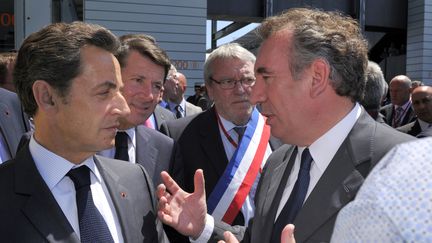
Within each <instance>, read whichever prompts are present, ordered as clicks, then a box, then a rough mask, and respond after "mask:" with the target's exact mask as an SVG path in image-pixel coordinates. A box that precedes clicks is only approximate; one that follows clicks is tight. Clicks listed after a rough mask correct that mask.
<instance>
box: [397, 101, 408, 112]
mask: <svg viewBox="0 0 432 243" xmlns="http://www.w3.org/2000/svg"><path fill="white" fill-rule="evenodd" d="M410 105H411V99H409V100H408V101H407V102H406V103H405V104H403V105H402V106H398V105H394V107H395V110H396V109H397V108H398V107H402V109H403V110H404V111H405V110H406V109H407V108H408V106H410Z"/></svg>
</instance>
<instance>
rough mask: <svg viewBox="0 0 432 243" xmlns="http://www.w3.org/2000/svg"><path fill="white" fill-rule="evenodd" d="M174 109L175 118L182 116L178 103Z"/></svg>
mask: <svg viewBox="0 0 432 243" xmlns="http://www.w3.org/2000/svg"><path fill="white" fill-rule="evenodd" d="M175 110H176V117H177V118H182V117H183V114H182V111H181V106H180V105H176V107H175Z"/></svg>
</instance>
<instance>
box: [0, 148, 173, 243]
mask: <svg viewBox="0 0 432 243" xmlns="http://www.w3.org/2000/svg"><path fill="white" fill-rule="evenodd" d="M95 163H96V166H97V167H98V169H99V171H100V173H101V176H102V177H103V179H104V182H105V184H106V186H107V188H108V191H109V193H110V196H111V199H112V201H113V204H114V207H115V209H116V212H117V216H118V219H119V223H120V226H121V230H122V234H123V237H124V240H125V242H149V243H150V242H152V243H153V242H165V241H166V236H165V234H164V232H163V230H162V224H161V222H160V221H159V220H158V218H157V212H156V209H155V195H154V191H153V185H152V182H151V179H150V178H149V176H148V175H147V173H146V172H145V170H144V169H143V168H142V167H141V166H140V165H136V164H130V163H126V162H123V161H118V160H113V159H107V158H104V157H99V156H95ZM0 191H1V195H2V196H1V198H0V218H1V220H0V235H1V240H2V241H4V242H76V243H78V242H79V240H78V236H77V235H76V233H75V232H74V231H73V229H72V226H71V225H70V224H69V222H68V221H67V219H66V217H65V215H64V214H63V212H62V210H61V208H60V206H59V205H58V204H57V202H56V200H55V198H54V196H53V195H52V193H51V192H50V190H49V188H48V187H47V185H46V184H45V181H44V180H43V179H42V176H41V175H40V174H39V172H38V170H37V168H36V166H35V163H34V161H33V159H32V156H31V154H30V151H29V147H28V143H27V144H26V145H25V146H24V147H23V148H22V149H21V150H20V151H19V152H18V153H17V156H16V158H15V159H14V160H10V161H8V162H6V163H4V164H2V165H1V166H0ZM123 193H125V194H126V197H121V196H120V195H121V194H123Z"/></svg>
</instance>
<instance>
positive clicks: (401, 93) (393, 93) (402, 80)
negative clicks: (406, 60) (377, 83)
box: [389, 75, 411, 106]
mask: <svg viewBox="0 0 432 243" xmlns="http://www.w3.org/2000/svg"><path fill="white" fill-rule="evenodd" d="M389 86H390V87H389V88H390V98H391V102H392V104H394V105H398V106H402V105H404V104H405V103H406V102H408V100H409V99H410V91H411V90H410V89H411V79H410V78H408V77H407V76H405V75H398V76H396V77H394V78H393V79H392V80H391V81H390V85H389Z"/></svg>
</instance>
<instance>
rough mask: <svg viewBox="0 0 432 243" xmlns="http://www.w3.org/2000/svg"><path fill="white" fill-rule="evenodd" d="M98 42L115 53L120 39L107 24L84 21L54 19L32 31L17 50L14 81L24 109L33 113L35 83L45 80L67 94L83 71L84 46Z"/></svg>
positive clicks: (99, 45)
mask: <svg viewBox="0 0 432 243" xmlns="http://www.w3.org/2000/svg"><path fill="white" fill-rule="evenodd" d="M89 45H90V46H96V47H99V48H102V49H104V50H106V51H108V52H110V53H112V54H116V53H117V51H118V48H119V46H120V43H119V41H118V39H117V37H116V36H115V35H114V34H112V33H111V32H110V31H109V30H107V29H106V28H104V27H102V26H100V25H95V24H88V23H83V22H78V21H77V22H73V23H55V24H51V25H48V26H46V27H44V28H42V29H41V30H39V31H37V32H35V33H33V34H31V35H29V36H28V37H27V38H26V39H25V40H24V42H23V44H22V45H21V48H20V49H19V51H18V57H17V60H16V64H15V71H14V82H15V85H16V88H17V93H18V95H19V97H20V99H21V103H22V105H23V107H24V110H25V112H27V114H29V115H30V116H33V115H34V114H35V113H36V111H37V103H36V101H35V98H34V96H33V91H32V86H33V83H34V82H35V81H36V80H44V81H46V82H47V83H48V84H49V85H51V86H52V87H53V88H54V89H56V90H57V91H58V92H59V94H60V95H61V96H63V97H66V96H67V94H68V93H69V89H70V87H71V85H72V83H71V81H72V80H73V79H74V78H75V77H77V76H78V75H80V74H81V72H82V69H83V66H82V63H81V50H82V48H83V47H85V46H89Z"/></svg>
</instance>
